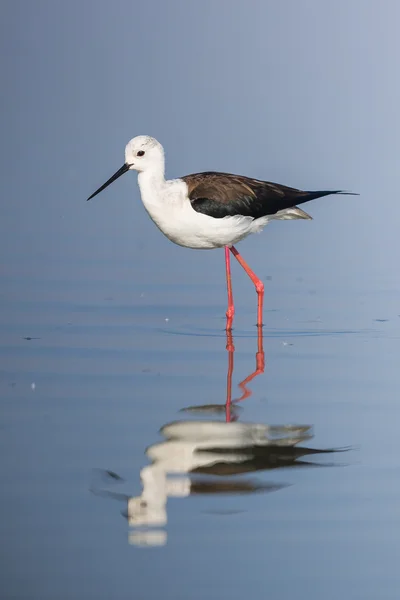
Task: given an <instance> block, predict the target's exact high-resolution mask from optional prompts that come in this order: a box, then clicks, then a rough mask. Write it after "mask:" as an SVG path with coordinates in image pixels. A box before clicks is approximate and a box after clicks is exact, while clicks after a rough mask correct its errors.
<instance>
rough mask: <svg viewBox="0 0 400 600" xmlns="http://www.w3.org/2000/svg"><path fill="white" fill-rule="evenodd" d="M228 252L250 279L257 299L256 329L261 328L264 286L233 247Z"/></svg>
mask: <svg viewBox="0 0 400 600" xmlns="http://www.w3.org/2000/svg"><path fill="white" fill-rule="evenodd" d="M230 251H231V252H232V254H233V256H234V257H235V258H236V260H237V261H238V263H239V264H240V265H241V266H242V267H243V269H244V270H245V271H246V273H247V275H248V276H249V277H250V279H251V280H252V282H253V283H254V285H255V288H256V292H257V297H258V302H257V327H262V313H263V302H264V284H263V282H262V281H261V279H259V277H257V275H256V274H255V273H254V272H253V271H252V270H251V269H250V267H249V265H248V264H247V263H246V261H244V260H243V258H242V257H241V256H240V254H239V252H238V251H237V250H236V248H235V246H232V247H231V248H230Z"/></svg>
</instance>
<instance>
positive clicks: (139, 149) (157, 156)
mask: <svg viewBox="0 0 400 600" xmlns="http://www.w3.org/2000/svg"><path fill="white" fill-rule="evenodd" d="M125 163H126V164H127V165H129V168H130V169H134V170H135V171H139V173H141V172H143V171H148V170H154V169H156V170H157V171H160V170H162V173H163V174H164V148H163V147H162V146H161V144H160V142H157V140H156V139H155V138H152V137H150V136H148V135H138V136H137V137H134V138H133V139H132V140H131V141H130V142H128V143H127V145H126V148H125Z"/></svg>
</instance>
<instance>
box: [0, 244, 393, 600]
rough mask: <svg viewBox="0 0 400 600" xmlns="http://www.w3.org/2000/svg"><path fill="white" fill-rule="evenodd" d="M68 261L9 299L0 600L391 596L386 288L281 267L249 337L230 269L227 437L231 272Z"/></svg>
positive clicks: (11, 290)
mask: <svg viewBox="0 0 400 600" xmlns="http://www.w3.org/2000/svg"><path fill="white" fill-rule="evenodd" d="M182 252H183V253H184V251H182ZM200 254H201V253H200ZM214 259H215V260H220V261H222V263H223V253H222V251H221V252H215V253H214ZM74 268H75V273H76V277H71V276H67V275H68V273H69V271H68V273H67V272H66V271H65V270H64V271H63V270H59V271H58V277H57V278H55V276H54V274H53V270H52V263H51V262H48V263H47V271H46V270H45V271H44V275H43V276H42V278H39V279H37V280H35V282H31V281H30V280H29V275H28V274H27V273H25V272H24V269H23V266H22V264H20V263H18V261H16V262H15V263H14V265H13V269H12V271H13V273H14V274H11V273H10V274H9V275H8V276H7V279H6V283H7V285H6V286H5V287H4V288H3V291H2V295H1V310H0V322H1V329H0V331H1V340H2V341H1V347H0V353H1V370H0V378H1V379H0V384H1V396H2V407H3V408H2V416H1V429H0V444H1V451H0V463H1V473H2V494H1V499H0V508H1V514H2V516H3V518H2V520H1V526H0V531H1V540H2V544H1V562H2V565H3V568H4V570H3V581H2V588H3V590H5V594H4V595H3V597H4V598H41V599H47V598H49V599H50V598H66V599H67V598H68V599H69V598H91V597H97V598H116V599H117V598H118V599H120V598H121V599H125V598H131V597H140V598H149V599H150V598H157V597H166V598H182V599H183V598H189V597H190V598H204V597H209V598H222V597H225V595H228V596H229V597H231V598H233V599H235V598H241V597H243V596H244V595H245V594H247V595H249V596H250V597H258V596H259V597H264V596H265V595H266V594H270V595H272V596H274V597H276V598H290V597H293V596H294V595H297V596H299V595H300V596H304V597H306V596H307V597H308V598H311V599H317V598H321V597H324V598H327V599H331V598H332V599H334V598H337V597H339V596H343V597H346V598H352V599H353V598H354V599H356V598H357V599H358V598H360V599H363V600H365V599H367V598H370V599H371V600H372V599H375V598H378V597H380V598H397V597H398V586H399V584H400V575H399V573H398V568H397V558H396V557H397V556H398V552H399V551H400V547H399V540H398V535H397V530H398V524H399V519H400V508H399V503H398V495H399V491H400V484H399V478H398V475H399V472H400V463H399V458H398V453H397V451H396V439H397V431H398V422H399V418H400V414H399V413H400V410H399V404H398V398H397V395H398V394H397V391H398V369H397V362H398V356H397V347H398V342H399V337H400V327H399V325H400V319H399V315H398V309H397V306H396V296H397V294H396V293H395V290H394V289H389V288H388V289H386V290H383V291H382V292H380V293H376V292H373V291H371V290H367V289H366V290H358V291H356V290H353V289H351V286H350V287H349V288H348V289H347V290H343V289H336V290H335V289H334V288H333V287H332V288H330V289H327V288H326V287H322V286H319V285H318V273H313V272H312V271H311V270H310V269H309V270H307V269H306V268H304V269H300V270H299V271H298V272H297V273H296V275H294V274H293V272H292V271H291V269H287V270H283V272H282V271H281V270H280V271H279V272H274V270H273V269H272V270H269V275H268V277H267V279H266V282H265V283H266V302H265V304H266V312H265V329H264V335H263V339H262V340H257V333H256V328H255V327H254V321H255V313H256V298H255V294H253V290H252V289H251V284H250V283H248V282H247V281H246V279H245V276H244V274H242V273H241V272H240V271H239V270H238V269H235V272H234V284H235V287H236V289H238V288H239V290H240V291H241V293H240V294H239V295H238V303H237V304H238V305H237V312H238V316H237V321H236V327H235V329H234V332H233V340H232V342H233V344H234V347H235V350H234V352H233V351H232V352H231V357H232V358H233V364H232V365H231V366H233V373H232V399H233V400H235V399H237V398H239V397H240V396H241V395H242V390H241V389H240V388H239V387H238V384H239V383H240V382H241V381H243V380H244V379H246V377H248V376H249V375H251V374H253V373H254V371H255V370H256V352H257V349H258V348H257V343H258V342H262V344H263V350H264V353H265V370H264V372H263V373H259V374H257V375H256V376H255V377H254V379H252V381H251V382H250V383H249V384H247V389H248V390H249V391H250V392H251V395H249V397H248V398H247V399H246V400H244V401H242V402H240V403H237V404H235V402H234V403H233V405H232V409H231V413H230V417H231V419H232V422H231V423H228V424H227V423H226V413H225V409H224V404H225V401H226V397H227V396H226V395H227V392H228V393H229V390H227V373H228V365H229V352H228V351H227V350H226V344H227V340H226V336H225V332H224V330H223V327H224V310H225V303H224V281H223V279H221V283H220V284H217V283H215V284H214V283H212V284H207V280H206V278H205V277H202V278H201V280H200V281H199V282H198V283H197V285H191V284H190V283H185V281H184V275H183V274H182V281H181V284H180V285H174V284H171V285H167V284H160V285H155V284H154V283H153V284H152V283H148V284H140V283H139V282H136V283H135V282H134V281H129V279H127V278H121V272H122V271H123V270H124V269H123V268H122V271H121V264H119V268H118V264H117V263H115V264H114V263H113V262H112V261H109V262H108V263H105V264H103V265H102V266H101V268H99V265H97V264H96V263H93V264H91V263H90V262H86V263H85V262H84V261H83V262H81V263H79V264H78V263H77V264H75V265H74ZM222 268H223V264H222V265H221V270H222ZM46 273H47V274H48V276H46ZM149 277H151V275H149ZM309 282H311V283H309ZM27 285H28V286H30V289H32V290H34V291H33V292H32V293H29V294H27V299H25V298H24V289H26V286H27ZM247 286H248V288H247ZM244 292H246V302H243V301H242V297H243V293H244ZM247 292H248V295H247ZM26 338H30V339H26ZM199 407H202V408H199ZM183 409H186V410H183ZM228 417H229V415H228ZM176 422H178V423H176ZM263 426H268V427H263ZM274 426H280V427H278V428H276V427H275V428H274ZM162 428H163V429H162ZM160 429H162V431H161V432H160ZM304 449H306V450H304ZM307 449H314V450H317V449H319V450H323V449H333V450H335V449H337V450H339V449H341V450H345V451H343V452H332V453H321V454H319V453H315V454H313V453H309V452H308V451H307ZM146 453H147V454H146ZM152 460H153V463H152ZM149 467H150V468H149ZM108 471H109V472H110V473H107V472H108ZM149 523H150V525H149Z"/></svg>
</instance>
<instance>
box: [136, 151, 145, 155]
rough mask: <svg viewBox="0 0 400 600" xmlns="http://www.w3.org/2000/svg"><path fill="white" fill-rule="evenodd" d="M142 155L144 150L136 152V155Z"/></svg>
mask: <svg viewBox="0 0 400 600" xmlns="http://www.w3.org/2000/svg"><path fill="white" fill-rule="evenodd" d="M143 155H144V150H139V152H138V153H137V154H136V156H143Z"/></svg>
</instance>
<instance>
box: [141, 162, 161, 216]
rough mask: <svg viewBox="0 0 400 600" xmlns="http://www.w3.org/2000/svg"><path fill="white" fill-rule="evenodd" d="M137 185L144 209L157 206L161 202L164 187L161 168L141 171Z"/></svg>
mask: <svg viewBox="0 0 400 600" xmlns="http://www.w3.org/2000/svg"><path fill="white" fill-rule="evenodd" d="M138 183H139V188H140V194H141V196H142V201H143V204H144V205H145V206H146V208H147V207H148V205H152V204H158V203H159V202H161V201H162V196H163V193H164V190H165V185H166V181H165V176H164V169H163V168H162V169H161V168H158V169H149V170H147V171H142V172H141V173H139V175H138Z"/></svg>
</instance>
